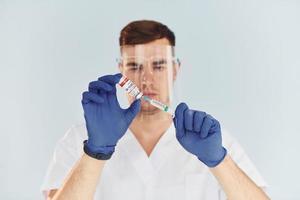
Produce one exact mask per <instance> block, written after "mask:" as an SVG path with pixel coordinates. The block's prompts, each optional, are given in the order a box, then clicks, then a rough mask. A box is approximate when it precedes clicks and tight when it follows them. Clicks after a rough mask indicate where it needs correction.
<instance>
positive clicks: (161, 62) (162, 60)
mask: <svg viewBox="0 0 300 200" xmlns="http://www.w3.org/2000/svg"><path fill="white" fill-rule="evenodd" d="M166 63H167V61H166V59H161V60H158V61H153V62H152V64H153V65H161V64H166Z"/></svg>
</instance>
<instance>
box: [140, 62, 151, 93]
mask: <svg viewBox="0 0 300 200" xmlns="http://www.w3.org/2000/svg"><path fill="white" fill-rule="evenodd" d="M141 76H142V77H141V80H142V81H141V82H142V86H143V88H144V87H149V86H150V85H152V84H153V79H154V74H153V71H152V69H151V67H150V66H146V67H145V68H144V69H143V73H142V74H141Z"/></svg>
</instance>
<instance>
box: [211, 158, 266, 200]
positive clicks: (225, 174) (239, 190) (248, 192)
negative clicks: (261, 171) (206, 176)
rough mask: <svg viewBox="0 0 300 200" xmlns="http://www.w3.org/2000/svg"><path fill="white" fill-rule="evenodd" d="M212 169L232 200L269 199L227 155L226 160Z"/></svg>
mask: <svg viewBox="0 0 300 200" xmlns="http://www.w3.org/2000/svg"><path fill="white" fill-rule="evenodd" d="M210 171H211V172H212V173H213V175H214V176H215V177H216V179H217V180H218V181H219V183H220V184H221V186H222V188H223V190H224V191H225V193H226V196H227V198H228V199H230V200H235V199H238V200H240V199H249V200H250V199H253V200H254V199H255V200H263V199H266V200H267V199H269V198H268V196H267V195H266V194H265V193H264V192H263V191H262V189H261V188H259V187H258V186H257V185H256V184H255V183H254V182H253V181H252V180H251V179H250V178H249V177H248V176H247V175H246V174H245V173H244V172H243V171H242V170H241V169H240V168H239V167H238V166H237V165H236V164H235V163H234V161H233V160H232V159H231V157H230V156H229V155H227V156H226V157H225V158H224V160H223V161H222V162H221V163H220V164H219V165H217V166H216V167H213V168H210Z"/></svg>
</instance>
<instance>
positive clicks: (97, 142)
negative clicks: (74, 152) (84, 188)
mask: <svg viewBox="0 0 300 200" xmlns="http://www.w3.org/2000/svg"><path fill="white" fill-rule="evenodd" d="M121 77H122V75H121V74H115V75H106V76H102V77H100V78H99V79H98V80H97V81H92V82H90V83H89V91H86V92H84V93H83V94H82V96H83V97H82V101H81V103H82V106H83V110H84V118H85V121H86V128H87V132H88V140H87V141H85V142H84V144H85V147H84V148H87V151H88V152H89V153H92V154H101V155H108V156H107V157H106V158H105V159H102V160H106V159H109V158H110V156H111V155H112V154H113V152H114V149H115V146H116V144H117V142H118V140H119V139H120V138H121V137H122V136H123V135H124V134H125V132H126V131H127V129H128V127H129V125H130V124H131V122H132V120H133V119H134V117H135V116H136V115H137V113H138V112H139V110H140V105H141V102H140V100H135V101H134V102H133V103H132V104H131V105H130V107H129V108H127V109H122V108H121V107H120V104H119V102H118V100H117V95H116V84H117V83H118V82H119V80H120V78H121ZM85 152H86V149H85ZM86 153H87V152H86ZM93 157H94V156H93ZM97 158H98V157H97ZM98 159H101V158H98Z"/></svg>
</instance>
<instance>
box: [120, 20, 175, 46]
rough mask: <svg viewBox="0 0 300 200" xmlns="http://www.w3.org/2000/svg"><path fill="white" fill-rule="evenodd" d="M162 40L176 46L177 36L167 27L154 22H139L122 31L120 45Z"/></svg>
mask: <svg viewBox="0 0 300 200" xmlns="http://www.w3.org/2000/svg"><path fill="white" fill-rule="evenodd" d="M162 38H166V39H167V40H168V41H169V42H170V44H171V45H172V46H175V35H174V33H173V32H172V31H171V30H170V29H169V28H168V27H167V26H166V25H164V24H162V23H160V22H156V21H152V20H139V21H133V22H130V23H129V24H127V25H126V26H125V27H124V28H123V29H122V30H121V33H120V38H119V44H120V46H123V45H136V44H145V43H148V42H152V41H154V40H157V39H162Z"/></svg>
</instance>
